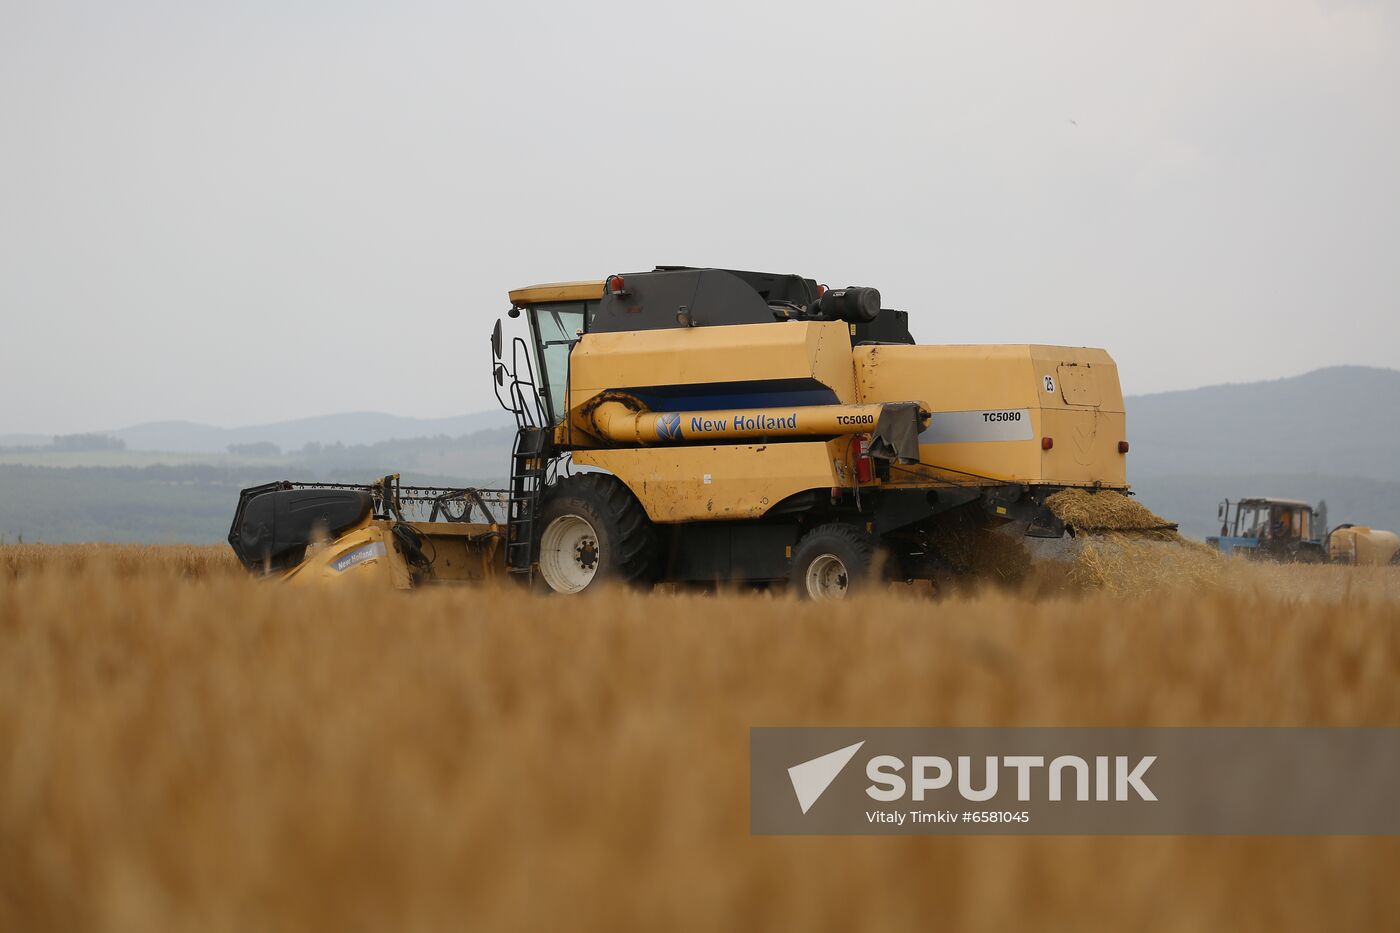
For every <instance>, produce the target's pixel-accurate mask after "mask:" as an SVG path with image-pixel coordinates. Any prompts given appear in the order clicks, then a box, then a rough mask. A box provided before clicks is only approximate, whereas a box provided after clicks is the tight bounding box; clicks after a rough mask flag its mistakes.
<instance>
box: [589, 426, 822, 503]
mask: <svg viewBox="0 0 1400 933" xmlns="http://www.w3.org/2000/svg"><path fill="white" fill-rule="evenodd" d="M842 449H844V447H843V446H842V445H841V443H840V442H831V443H830V444H828V443H827V442H825V441H797V442H792V443H784V444H757V445H755V444H735V445H717V446H713V447H639V448H628V449H622V450H586V451H575V452H574V455H573V460H574V463H576V464H579V465H585V466H592V467H597V468H598V469H601V470H607V471H608V472H609V473H612V474H614V475H616V476H617V478H618V479H620V480H622V481H623V482H624V483H626V484H627V488H629V489H631V490H632V492H633V494H634V495H636V497H637V498H638V499H639V500H640V501H641V503H642V506H643V508H645V509H646V511H647V515H648V516H650V517H651V520H652V521H654V522H686V521H715V520H723V519H741V518H758V517H760V516H761V515H763V514H764V513H766V512H767V511H768V510H769V509H770V508H772V507H773V506H774V505H776V504H777V503H778V502H780V501H782V500H783V499H786V498H787V497H788V496H791V495H794V494H795V493H799V492H803V491H804V490H808V489H822V488H825V489H830V488H831V487H832V486H836V485H843V483H840V482H838V472H837V471H838V466H837V464H838V463H839V462H840V461H841V459H842V456H841V453H840V451H841V450H842Z"/></svg>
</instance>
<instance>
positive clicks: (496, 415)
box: [106, 411, 514, 454]
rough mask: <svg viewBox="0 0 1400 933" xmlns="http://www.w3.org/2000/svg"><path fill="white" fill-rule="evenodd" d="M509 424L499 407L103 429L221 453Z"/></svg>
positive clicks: (162, 446)
mask: <svg viewBox="0 0 1400 933" xmlns="http://www.w3.org/2000/svg"><path fill="white" fill-rule="evenodd" d="M512 424H514V420H513V419H512V418H511V416H510V415H509V414H508V413H506V412H504V411H487V412H478V413H476V414H471V415H458V416H456V417H452V418H406V417H403V416H401V415H386V414H382V413H379V412H372V411H370V412H346V413H344V414H339V415H322V416H320V417H316V418H298V419H296V420H294V421H279V422H274V423H272V424H259V425H249V426H247V427H241V428H219V427H214V426H212V425H207V424H197V423H195V422H193V421H152V422H148V423H146V424H137V425H133V426H131V427H129V428H120V429H117V430H115V431H108V432H106V433H108V434H112V435H114V436H116V437H119V438H121V439H122V440H124V441H126V446H127V447H128V448H129V449H130V450H168V451H178V452H187V453H218V454H221V453H224V452H225V451H227V450H228V447H229V445H230V444H257V443H272V444H276V445H277V446H278V447H280V448H282V449H283V450H284V451H292V450H297V449H300V448H301V447H303V446H305V445H306V444H322V445H327V444H344V445H346V446H352V445H357V444H378V443H382V442H384V441H392V440H406V439H410V438H421V437H438V436H446V437H461V436H462V435H464V434H471V433H472V432H474V431H480V430H484V429H487V428H500V427H506V426H508V425H512Z"/></svg>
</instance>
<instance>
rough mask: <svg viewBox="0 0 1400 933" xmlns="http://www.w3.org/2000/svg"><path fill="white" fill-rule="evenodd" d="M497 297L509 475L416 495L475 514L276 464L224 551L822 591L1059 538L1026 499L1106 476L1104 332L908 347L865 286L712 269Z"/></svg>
mask: <svg viewBox="0 0 1400 933" xmlns="http://www.w3.org/2000/svg"><path fill="white" fill-rule="evenodd" d="M510 301H511V311H510V315H511V317H513V318H515V317H520V316H522V315H523V316H524V318H525V322H526V323H527V324H528V331H529V337H528V340H527V338H524V337H516V338H515V339H513V340H512V341H510V346H509V348H507V347H505V346H504V341H503V338H502V330H501V323H500V322H497V324H496V329H495V331H494V332H493V334H492V350H493V357H494V364H493V365H494V371H493V375H494V380H495V384H496V392H497V397H498V398H499V399H500V400H501V402H502V404H503V405H504V406H505V407H506V408H507V409H508V410H510V411H512V412H514V414H515V417H516V420H517V425H518V431H517V434H516V440H515V447H514V450H513V453H512V460H511V479H510V488H509V489H508V490H497V491H486V492H485V493H482V492H481V491H472V490H467V491H460V490H458V491H454V490H416V491H414V495H415V496H416V497H417V498H418V499H420V500H423V501H427V500H431V501H433V502H434V504H435V506H437V505H441V506H442V507H443V508H445V509H446V508H456V509H457V510H458V511H459V512H461V511H462V508H461V503H462V502H464V501H466V500H465V499H464V498H463V497H464V496H465V497H468V498H472V499H474V500H475V501H474V502H472V503H471V505H472V506H473V509H474V508H475V506H476V505H477V504H480V511H481V513H482V518H481V521H479V522H476V523H471V522H466V521H462V522H454V521H428V522H420V523H411V522H405V521H403V520H402V516H401V515H399V514H398V510H399V508H400V505H401V497H402V491H399V492H397V493H396V491H395V488H394V482H393V479H392V478H389V479H387V480H386V481H382V482H381V483H379V484H377V485H376V486H374V487H364V488H351V487H341V488H326V487H324V486H310V485H307V486H304V487H302V488H294V487H292V485H291V484H273V485H272V486H269V487H258V488H256V489H252V490H245V492H244V494H243V498H242V500H241V501H240V506H239V513H238V517H237V518H236V519H235V522H234V528H233V530H232V533H231V534H230V541H231V542H232V543H233V546H234V549H235V550H236V551H237V552H238V553H239V556H240V558H242V559H243V560H244V562H245V563H246V564H247V565H248V566H249V567H250V568H251V569H255V570H256V569H264V570H270V571H273V572H276V573H279V574H285V575H286V576H288V577H290V578H291V579H339V578H342V577H344V576H346V575H348V574H354V575H364V574H369V573H378V574H382V575H385V576H386V578H387V579H388V580H389V581H390V582H393V583H395V584H396V585H410V584H411V583H415V582H425V581H433V580H448V579H478V578H482V577H487V576H491V575H492V574H493V573H495V572H496V571H497V570H501V571H507V572H509V574H510V575H511V576H512V577H516V578H519V579H521V580H539V581H542V583H543V584H544V585H545V586H547V587H548V588H549V589H551V590H554V591H556V592H561V593H574V592H580V591H583V590H587V589H589V588H590V587H594V586H596V585H598V584H600V583H603V582H605V581H615V582H623V583H629V584H641V585H647V584H651V583H654V582H658V581H676V582H685V581H695V582H714V581H744V582H753V583H774V582H778V583H786V584H788V585H790V586H792V587H794V588H795V589H796V590H797V591H798V592H800V593H803V594H805V595H808V596H811V597H814V598H839V597H841V596H844V595H845V594H846V593H847V592H848V590H849V589H851V588H852V587H854V586H858V585H859V584H860V583H861V582H862V581H864V580H865V579H866V578H868V577H869V576H871V575H872V574H873V573H875V572H876V570H877V568H878V571H879V572H880V573H882V574H884V575H885V576H887V577H890V578H894V579H904V580H914V579H934V578H937V577H940V576H942V575H944V574H950V573H957V572H959V571H965V570H967V569H968V568H969V566H970V565H971V563H970V561H969V555H968V553H967V548H966V547H954V546H950V542H953V541H955V540H957V541H967V540H974V539H976V537H977V536H978V535H980V534H984V533H986V532H989V531H993V530H998V529H999V530H1000V531H1001V532H1002V533H1003V534H1012V535H1016V536H1018V537H1019V536H1023V535H1028V536H1031V537H1040V538H1061V537H1063V536H1064V535H1065V534H1066V528H1065V526H1064V525H1063V524H1062V523H1061V522H1060V521H1059V520H1058V519H1057V518H1056V517H1055V515H1054V514H1053V513H1052V512H1051V511H1050V509H1048V508H1047V507H1046V506H1045V500H1046V498H1047V497H1048V496H1049V495H1051V494H1052V493H1054V492H1056V491H1058V490H1061V489H1066V488H1083V489H1086V490H1091V491H1099V490H1117V491H1125V490H1126V489H1127V482H1126V468H1125V460H1126V458H1125V455H1126V454H1127V452H1128V442H1127V439H1126V438H1127V434H1126V428H1125V423H1124V415H1123V398H1122V393H1121V390H1120V389H1119V384H1118V372H1117V367H1116V366H1115V365H1114V362H1113V360H1112V359H1111V358H1110V357H1109V355H1108V354H1107V353H1105V352H1104V351H1103V350H1096V349H1083V348H1073V347H1052V346H1039V345H1023V344H1018V345H1009V346H919V345H916V344H915V343H914V341H913V338H912V337H911V336H910V334H909V329H908V319H907V316H906V315H905V314H904V312H901V311H894V310H890V309H883V308H881V307H880V294H879V292H878V291H876V290H875V289H873V288H856V287H852V288H844V289H827V288H825V287H824V286H820V285H818V284H817V283H816V282H815V281H813V280H811V279H805V278H802V277H799V276H793V275H774V274H767V273H754V272H739V271H731V270H723V269H696V268H687V267H659V268H657V269H655V270H653V271H650V272H643V273H636V274H627V275H614V276H610V277H609V278H607V279H605V280H598V281H590V282H573V283H565V284H558V285H541V286H534V287H530V288H523V289H519V290H517V291H513V292H511V293H510ZM488 499H489V500H490V501H489V502H488V501H486V500H488ZM279 509H280V510H281V511H279ZM473 509H466V511H467V512H471V511H473ZM435 511H437V509H436V508H435ZM283 513H285V514H286V516H293V515H295V516H298V517H297V518H295V519H292V518H290V517H288V518H286V519H285V520H284V519H282V518H279V517H278V516H281V515H283ZM260 515H261V516H263V518H261V519H260V518H259V517H258V516H260ZM449 517H451V516H449ZM469 517H470V515H467V516H464V518H469ZM434 518H436V515H435V516H434ZM454 524H464V525H470V528H469V529H467V530H458V529H456V528H453V527H450V526H452V525H454ZM316 528H319V529H320V531H319V534H320V535H321V538H320V539H318V538H317V537H316V534H317V532H315V531H314V530H313V529H316ZM434 548H436V549H437V557H436V558H434V556H433V550H434ZM445 553H450V554H451V555H453V556H452V558H451V562H450V564H449V563H447V558H445V557H444V556H443V555H444V554H445ZM466 567H470V568H471V569H470V571H467V570H465V569H464V568H466ZM371 568H374V569H371Z"/></svg>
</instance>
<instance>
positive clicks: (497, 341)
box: [491, 318, 501, 382]
mask: <svg viewBox="0 0 1400 933" xmlns="http://www.w3.org/2000/svg"><path fill="white" fill-rule="evenodd" d="M491 355H492V356H493V357H495V358H496V359H498V360H499V359H500V358H501V319H500V318H496V326H495V327H494V328H492V330H491ZM496 381H497V382H499V381H500V379H499V377H498V378H497V380H496Z"/></svg>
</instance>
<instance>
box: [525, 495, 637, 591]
mask: <svg viewBox="0 0 1400 933" xmlns="http://www.w3.org/2000/svg"><path fill="white" fill-rule="evenodd" d="M540 527H541V531H540V551H539V554H540V576H541V577H543V578H544V582H545V584H546V585H547V586H548V587H549V588H550V589H551V590H553V591H554V592H556V593H581V592H583V591H585V590H588V589H590V588H593V587H596V586H597V585H599V584H603V583H609V582H611V583H622V584H626V585H635V586H650V585H651V584H652V583H653V582H654V581H655V577H656V571H655V561H656V554H657V546H656V529H655V527H654V526H653V525H652V523H651V520H650V519H648V518H647V514H646V511H645V510H644V509H643V508H642V504H641V503H640V502H638V501H637V499H636V497H635V496H633V495H632V493H631V491H630V490H629V489H628V488H627V487H626V486H625V485H623V483H622V481H621V480H619V479H617V478H616V477H614V476H609V475H608V474H606V473H580V474H577V475H575V476H569V477H566V478H564V479H562V480H560V481H559V482H558V483H556V484H555V485H554V486H553V487H552V488H550V490H549V491H548V492H546V493H545V498H544V505H543V507H542V508H541V509H540Z"/></svg>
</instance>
